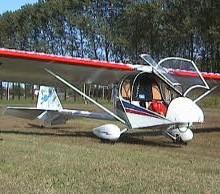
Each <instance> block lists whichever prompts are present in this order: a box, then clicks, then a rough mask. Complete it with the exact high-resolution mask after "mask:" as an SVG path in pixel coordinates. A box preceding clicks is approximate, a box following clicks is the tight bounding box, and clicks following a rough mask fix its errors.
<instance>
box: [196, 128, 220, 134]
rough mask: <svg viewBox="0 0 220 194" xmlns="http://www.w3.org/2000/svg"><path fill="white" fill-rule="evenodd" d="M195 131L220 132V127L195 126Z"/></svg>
mask: <svg viewBox="0 0 220 194" xmlns="http://www.w3.org/2000/svg"><path fill="white" fill-rule="evenodd" d="M192 131H193V133H213V132H220V128H219V127H207V128H195V129H192Z"/></svg>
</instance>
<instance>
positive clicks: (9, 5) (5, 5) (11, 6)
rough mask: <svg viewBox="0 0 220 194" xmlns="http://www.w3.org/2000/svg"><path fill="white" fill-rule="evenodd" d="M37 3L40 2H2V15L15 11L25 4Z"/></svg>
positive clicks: (0, 0) (4, 0)
mask: <svg viewBox="0 0 220 194" xmlns="http://www.w3.org/2000/svg"><path fill="white" fill-rule="evenodd" d="M36 2H38V0H0V14H2V13H4V12H6V11H15V10H16V9H19V8H20V7H21V6H23V5H25V4H28V3H29V4H32V3H36Z"/></svg>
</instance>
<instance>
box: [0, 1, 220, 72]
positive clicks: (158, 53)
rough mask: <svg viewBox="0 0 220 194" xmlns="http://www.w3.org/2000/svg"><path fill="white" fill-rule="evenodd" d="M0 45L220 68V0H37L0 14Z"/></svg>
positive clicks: (121, 59)
mask: <svg viewBox="0 0 220 194" xmlns="http://www.w3.org/2000/svg"><path fill="white" fill-rule="evenodd" d="M0 47H5V48H13V49H20V50H27V51H37V52H44V53H51V54H58V55H68V56H74V57H88V58H93V59H99V60H107V61H116V62H130V63H138V62H139V54H141V53H149V54H151V55H152V56H153V57H154V58H155V59H157V60H159V59H160V58H163V57H168V56H180V57H185V58H190V59H192V60H197V61H198V62H200V63H201V68H202V70H203V71H212V72H220V1H219V0H133V1H131V0H39V1H38V3H36V4H33V5H25V6H23V7H22V8H21V9H19V10H17V11H14V12H6V13H3V14H2V15H0Z"/></svg>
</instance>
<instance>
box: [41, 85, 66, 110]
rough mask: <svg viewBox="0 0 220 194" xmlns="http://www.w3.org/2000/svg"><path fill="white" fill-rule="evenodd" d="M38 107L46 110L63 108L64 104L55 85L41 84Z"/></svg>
mask: <svg viewBox="0 0 220 194" xmlns="http://www.w3.org/2000/svg"><path fill="white" fill-rule="evenodd" d="M37 108H38V109H44V110H62V109H63V108H62V105H61V103H60V100H59V98H58V96H57V93H56V91H55V89H54V88H53V87H47V86H40V91H39V95H38V101H37Z"/></svg>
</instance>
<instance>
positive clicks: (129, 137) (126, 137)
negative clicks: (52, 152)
mask: <svg viewBox="0 0 220 194" xmlns="http://www.w3.org/2000/svg"><path fill="white" fill-rule="evenodd" d="M68 129H69V128H68ZM0 134H17V135H30V136H32V135H36V136H53V137H82V138H83V137H86V138H92V139H96V140H97V137H96V136H95V135H94V134H93V133H92V131H67V130H65V129H56V130H54V131H52V132H42V131H19V130H0ZM148 135H149V136H151V135H152V134H151V133H150V132H148ZM158 135H159V134H158ZM152 136H153V135H152ZM154 136H155V135H154ZM100 142H102V143H112V142H110V141H102V140H100ZM117 142H118V143H124V144H133V145H146V146H160V147H172V148H177V147H180V145H176V144H173V143H172V142H171V141H169V140H167V141H160V140H152V141H151V140H146V139H142V138H140V137H137V136H134V134H132V133H131V134H123V135H122V136H121V137H120V139H119V140H118V141H116V142H115V143H116V144H117Z"/></svg>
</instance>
